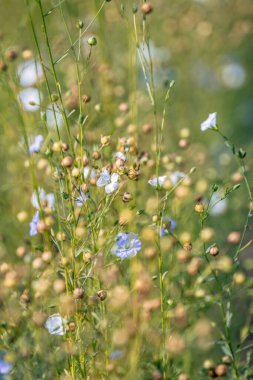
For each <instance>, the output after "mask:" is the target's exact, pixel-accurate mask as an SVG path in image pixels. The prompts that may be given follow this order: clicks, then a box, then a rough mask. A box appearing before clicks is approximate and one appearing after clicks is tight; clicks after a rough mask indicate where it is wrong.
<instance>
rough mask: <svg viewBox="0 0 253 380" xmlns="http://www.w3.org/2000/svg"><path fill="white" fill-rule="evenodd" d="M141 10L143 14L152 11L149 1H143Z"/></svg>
mask: <svg viewBox="0 0 253 380" xmlns="http://www.w3.org/2000/svg"><path fill="white" fill-rule="evenodd" d="M141 11H142V13H143V14H144V15H148V14H150V13H151V12H152V11H153V6H152V5H151V3H144V4H142V6H141Z"/></svg>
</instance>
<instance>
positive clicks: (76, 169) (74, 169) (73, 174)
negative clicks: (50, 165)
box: [71, 167, 80, 178]
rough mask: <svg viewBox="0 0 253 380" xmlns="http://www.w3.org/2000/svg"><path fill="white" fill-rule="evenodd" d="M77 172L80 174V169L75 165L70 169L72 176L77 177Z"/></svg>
mask: <svg viewBox="0 0 253 380" xmlns="http://www.w3.org/2000/svg"><path fill="white" fill-rule="evenodd" d="M79 174H80V170H79V169H78V168H76V167H75V168H73V169H72V171H71V175H72V177H74V178H77V177H78V176H79Z"/></svg>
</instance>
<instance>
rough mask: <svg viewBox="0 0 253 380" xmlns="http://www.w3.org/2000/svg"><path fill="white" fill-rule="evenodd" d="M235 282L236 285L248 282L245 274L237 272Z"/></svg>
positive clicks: (234, 277)
mask: <svg viewBox="0 0 253 380" xmlns="http://www.w3.org/2000/svg"><path fill="white" fill-rule="evenodd" d="M233 280H234V283H235V284H236V285H242V284H244V282H245V281H246V276H245V274H244V273H243V272H235V273H234V276H233Z"/></svg>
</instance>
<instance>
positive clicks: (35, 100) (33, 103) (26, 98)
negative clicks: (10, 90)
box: [18, 87, 42, 112]
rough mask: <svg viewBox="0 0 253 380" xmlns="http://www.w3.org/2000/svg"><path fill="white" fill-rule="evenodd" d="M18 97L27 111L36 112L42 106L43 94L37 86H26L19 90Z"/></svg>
mask: <svg viewBox="0 0 253 380" xmlns="http://www.w3.org/2000/svg"><path fill="white" fill-rule="evenodd" d="M18 97H19V100H20V103H21V105H22V106H23V108H24V109H25V110H26V111H29V112H34V111H37V110H38V109H39V108H40V102H41V100H42V94H41V93H40V92H39V91H38V90H37V88H33V87H28V88H25V89H24V90H21V91H20V92H19V95H18Z"/></svg>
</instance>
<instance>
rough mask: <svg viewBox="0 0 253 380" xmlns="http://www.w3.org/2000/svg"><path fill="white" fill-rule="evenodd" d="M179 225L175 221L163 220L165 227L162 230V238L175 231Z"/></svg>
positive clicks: (166, 218)
mask: <svg viewBox="0 0 253 380" xmlns="http://www.w3.org/2000/svg"><path fill="white" fill-rule="evenodd" d="M176 225H177V223H176V222H175V220H174V219H171V218H168V217H165V218H164V220H163V225H162V227H161V230H160V236H164V235H167V234H168V232H169V231H173V230H174V229H175V228H176Z"/></svg>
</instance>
